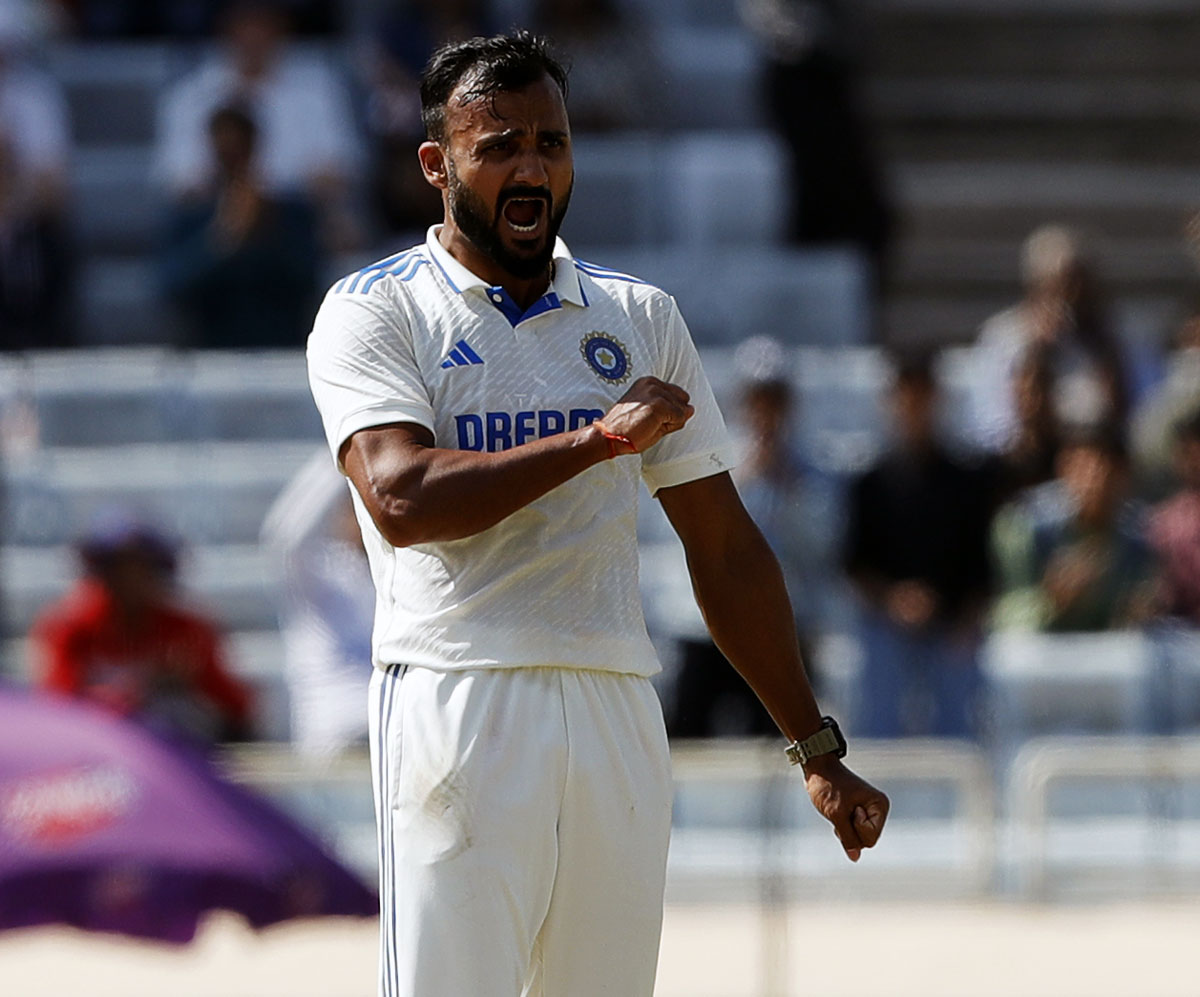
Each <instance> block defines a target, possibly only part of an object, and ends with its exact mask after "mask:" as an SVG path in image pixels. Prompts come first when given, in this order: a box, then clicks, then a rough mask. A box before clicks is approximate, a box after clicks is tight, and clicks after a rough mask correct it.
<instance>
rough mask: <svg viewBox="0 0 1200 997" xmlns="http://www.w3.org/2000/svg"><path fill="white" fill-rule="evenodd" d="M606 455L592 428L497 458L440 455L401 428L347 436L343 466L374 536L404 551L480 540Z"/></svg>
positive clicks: (415, 432) (413, 431) (423, 434)
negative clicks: (481, 535) (376, 533)
mask: <svg viewBox="0 0 1200 997" xmlns="http://www.w3.org/2000/svg"><path fill="white" fill-rule="evenodd" d="M608 455H609V449H608V442H607V440H606V439H605V438H604V434H603V433H602V432H601V431H600V430H599V429H598V428H596V427H595V426H594V425H593V426H585V427H584V428H582V429H578V430H574V431H572V432H569V433H561V434H559V435H557V436H550V437H546V438H544V439H540V440H535V441H532V442H530V443H527V444H524V445H522V446H519V447H514V448H513V449H511V450H502V451H499V452H497V453H479V452H475V451H470V450H447V449H440V448H437V447H434V446H432V435H431V434H429V432H428V431H427V430H422V429H420V428H419V427H416V426H407V427H403V428H402V429H398V428H397V427H382V428H380V429H378V430H364V431H362V432H360V433H357V434H355V436H354V437H353V438H352V440H351V445H350V446H349V447H348V448H347V451H346V454H345V458H344V460H345V466H346V471H347V473H348V474H349V475H350V479H351V480H352V481H353V482H354V484H355V487H356V488H357V489H358V492H359V495H360V496H361V497H362V499H363V502H364V503H365V504H366V506H367V509H368V511H369V512H370V513H371V517H372V518H373V519H374V520H375V523H376V525H377V526H378V527H379V529H380V532H381V533H383V535H384V537H386V539H387V540H388V542H389V543H391V544H392V545H393V546H396V547H408V546H411V545H413V544H420V543H431V542H435V541H442V540H459V539H461V538H463V537H469V536H473V535H474V534H476V533H481V532H483V531H484V530H486V529H489V528H491V527H492V526H495V525H496V524H497V523H499V522H501V521H502V520H504V519H506V518H507V517H509V516H511V515H512V514H513V513H514V512H516V511H517V510H518V509H522V508H524V507H525V506H527V505H529V504H530V503H531V502H534V501H536V500H537V499H539V498H541V497H542V496H543V495H545V494H546V493H547V492H550V491H552V490H553V489H554V488H557V487H558V486H559V485H561V484H563V483H564V482H566V481H569V480H570V479H571V478H573V477H575V475H577V474H579V473H581V472H582V471H585V470H587V469H588V468H589V467H591V466H593V465H594V464H598V463H600V462H601V461H603V460H606V459H607V458H608Z"/></svg>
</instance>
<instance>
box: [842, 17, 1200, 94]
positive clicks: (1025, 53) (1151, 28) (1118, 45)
mask: <svg viewBox="0 0 1200 997" xmlns="http://www.w3.org/2000/svg"><path fill="white" fill-rule="evenodd" d="M1195 14H1196V7H1195V4H1193V3H1181V4H1180V5H1179V6H1178V7H1175V8H1172V9H1160V8H1159V7H1158V5H1156V4H1154V3H1146V4H1142V3H1139V2H1138V0H1130V2H1129V3H1127V4H1124V5H1117V4H1112V5H1108V8H1107V9H1105V6H1104V5H1101V4H1091V3H1088V4H1079V5H1072V6H1071V8H1070V9H1064V5H1061V4H1059V5H1055V4H1041V3H1039V2H1037V0H1032V2H1031V3H1030V4H1028V5H1017V4H999V3H982V2H974V3H954V2H952V0H951V2H949V3H947V4H945V5H941V6H937V7H936V8H934V7H933V5H928V6H921V7H916V6H915V5H914V6H913V7H911V8H910V7H907V6H904V5H900V4H892V3H873V4H871V5H870V10H869V11H868V12H867V13H865V14H864V15H863V18H862V20H863V23H864V25H865V26H866V29H867V36H868V37H867V46H868V58H867V59H866V64H867V65H869V66H870V67H871V68H872V70H874V71H877V72H880V73H883V74H905V75H909V76H913V77H923V76H928V75H930V74H938V73H957V74H961V75H964V76H969V77H972V78H979V77H988V76H992V75H996V74H1020V73H1030V74H1037V75H1046V74H1059V75H1062V76H1063V77H1065V78H1079V77H1088V76H1093V77H1100V76H1102V75H1103V74H1107V73H1118V74H1119V73H1128V72H1143V71H1148V72H1150V73H1152V74H1154V75H1156V76H1159V77H1161V78H1164V79H1168V78H1175V79H1189V78H1190V79H1195V78H1196V73H1197V67H1196V63H1195V59H1194V57H1193V53H1194V52H1195V50H1196V45H1197V42H1200V21H1197V19H1196V16H1195Z"/></svg>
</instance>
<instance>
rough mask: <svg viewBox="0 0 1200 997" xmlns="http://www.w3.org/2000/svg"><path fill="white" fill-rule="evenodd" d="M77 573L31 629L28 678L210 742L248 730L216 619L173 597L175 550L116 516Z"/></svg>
mask: <svg viewBox="0 0 1200 997" xmlns="http://www.w3.org/2000/svg"><path fill="white" fill-rule="evenodd" d="M80 553H81V555H82V560H83V565H84V575H83V577H82V578H81V579H80V580H79V581H78V582H77V583H76V585H75V587H74V588H73V589H72V590H71V591H70V592H68V593H67V594H66V595H65V596H64V597H63V598H62V599H61V600H59V601H58V602H56V603H54V604H53V605H51V606H50V607H48V608H47V609H46V610H45V611H44V612H43V613H42V615H41V616H40V617H39V619H38V620H37V622H36V623H35V624H34V627H33V633H32V638H33V645H34V654H35V662H36V666H37V682H38V684H39V685H40V686H41V687H42V688H44V689H47V690H51V691H55V692H61V693H66V694H68V695H73V696H78V697H80V698H83V699H89V700H92V701H94V702H99V703H103V704H105V705H106V706H109V707H111V708H112V709H114V710H116V711H117V712H118V713H121V714H125V715H132V716H137V717H139V718H140V719H143V720H145V721H147V722H149V723H151V724H153V725H156V726H160V727H165V728H168V729H170V730H174V731H177V732H185V733H189V734H192V735H195V736H200V737H203V738H205V739H210V740H224V739H240V738H244V737H246V736H247V734H248V733H249V721H250V710H251V697H250V693H249V690H248V689H247V688H246V687H245V686H244V685H243V684H242V683H241V682H239V681H238V680H237V679H236V678H234V677H233V676H232V675H231V674H230V673H229V671H228V670H227V668H226V666H225V663H224V660H223V657H222V653H221V648H220V638H219V636H218V633H217V630H216V627H215V626H214V625H213V624H212V623H210V622H209V621H208V620H206V619H204V618H202V617H201V616H199V615H197V614H195V613H194V612H191V611H190V610H187V609H184V608H183V607H181V606H180V605H179V604H178V603H177V601H176V599H175V596H174V579H175V566H176V558H175V550H174V548H173V547H172V545H171V544H170V543H169V542H168V541H167V540H165V539H164V538H163V537H162V536H160V535H159V534H158V533H156V532H155V531H154V530H153V529H151V528H149V527H147V526H145V525H144V524H141V523H137V522H132V521H128V520H126V521H122V522H119V523H116V524H113V525H111V526H109V527H107V528H105V529H101V530H98V531H96V532H95V533H93V534H92V535H91V536H90V537H89V538H88V539H87V540H85V541H84V543H83V544H82V546H81V550H80Z"/></svg>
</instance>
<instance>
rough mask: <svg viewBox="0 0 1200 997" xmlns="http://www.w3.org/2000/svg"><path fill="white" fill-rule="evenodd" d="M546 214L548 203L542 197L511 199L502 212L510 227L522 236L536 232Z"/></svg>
mask: <svg viewBox="0 0 1200 997" xmlns="http://www.w3.org/2000/svg"><path fill="white" fill-rule="evenodd" d="M545 213H546V201H545V199H544V198H541V197H510V198H509V199H508V200H507V201H505V202H504V208H503V210H502V212H501V214H503V215H504V220H505V221H506V222H507V223H508V227H509V228H511V229H512V230H513V231H514V232H516V233H518V234H520V235H529V234H530V233H532V232H536V231H537V227H538V225H539V224H540V222H541V220H542V217H543V216H544V215H545Z"/></svg>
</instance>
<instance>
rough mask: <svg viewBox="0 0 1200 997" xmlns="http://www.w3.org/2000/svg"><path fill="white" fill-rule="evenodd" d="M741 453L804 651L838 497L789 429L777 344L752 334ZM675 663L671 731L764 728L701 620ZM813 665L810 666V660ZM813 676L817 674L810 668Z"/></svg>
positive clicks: (750, 499)
mask: <svg viewBox="0 0 1200 997" xmlns="http://www.w3.org/2000/svg"><path fill="white" fill-rule="evenodd" d="M735 362H736V364H737V366H738V368H739V370H740V374H741V377H742V384H741V389H740V413H741V417H742V425H743V429H744V431H745V439H744V441H743V448H744V449H743V455H742V460H741V462H740V463H739V465H738V467H737V469H736V470H735V472H734V480H735V482H736V484H737V488H738V492H739V493H740V495H741V497H742V501H743V503H744V504H745V506H746V509H747V511H748V512H749V513H750V515H751V517H752V518H753V519H754V521H755V523H756V524H757V525H758V527H759V529H760V530H762V533H763V536H764V537H765V538H766V540H767V542H768V543H769V544H770V545H771V549H772V550H773V551H774V552H775V556H776V557H777V558H778V559H779V564H780V567H781V568H782V569H783V574H784V581H785V582H786V584H787V588H788V594H789V595H790V597H791V600H792V608H793V610H794V612H795V614H796V631H797V636H798V638H799V640H800V644H801V649H802V651H803V652H804V654H805V660H806V661H807V662H811V660H812V655H811V652H812V649H813V647H814V645H815V642H816V641H815V639H816V637H817V636H818V635H819V632H820V630H821V629H822V625H823V624H824V623H826V622H827V620H828V616H829V610H828V603H829V602H831V601H832V600H833V598H834V596H833V590H834V588H835V578H836V571H835V564H836V545H837V535H838V524H837V517H838V504H837V495H836V491H835V488H834V485H833V482H832V481H830V480H829V479H828V478H827V477H826V476H825V475H823V474H822V473H821V472H820V471H818V470H817V469H816V468H814V467H813V466H812V465H811V464H810V463H809V462H808V461H806V460H805V459H804V457H803V456H802V455H801V454H800V453H799V452H798V450H797V449H796V447H795V445H794V444H793V441H792V437H791V424H792V419H793V408H794V391H793V387H792V383H791V379H790V377H789V376H788V371H787V368H786V359H785V355H784V353H783V350H782V349H781V347H780V346H779V344H778V343H776V342H775V341H774V340H771V339H768V338H766V337H755V338H754V339H751V340H748V341H746V342H745V343H743V344H742V345H741V346H740V347H739V348H738V352H737V355H736V358H735ZM677 644H678V650H679V671H678V676H677V679H676V684H675V687H674V696H673V697H672V698H671V699H670V701H669V704H668V707H667V730H668V732H669V733H670V734H671V736H672V737H711V736H713V735H716V734H727V735H729V734H732V735H769V734H772V733H773V732H774V731H775V726H774V722H773V721H772V720H771V718H770V715H769V714H768V713H767V711H766V710H765V709H764V708H763V706H762V704H761V703H760V702H759V701H758V699H757V697H755V695H754V694H753V692H751V691H750V689H749V687H748V686H747V685H746V683H745V682H744V681H743V680H742V679H741V678H740V677H739V676H738V674H737V673H736V672H735V671H734V669H733V666H732V665H731V664H730V663H729V662H728V661H727V660H726V659H725V657H724V656H723V655H722V654H721V652H720V651H719V650H718V649H717V647H716V645H715V644H713V642H712V640H711V639H710V638H709V637H708V636H707V633H706V632H705V631H704V630H703V628H702V627H698V628H696V630H695V632H694V633H689V634H688V635H685V636H681V637H679V638H678V639H677ZM810 671H811V669H810ZM814 681H815V676H814Z"/></svg>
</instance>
